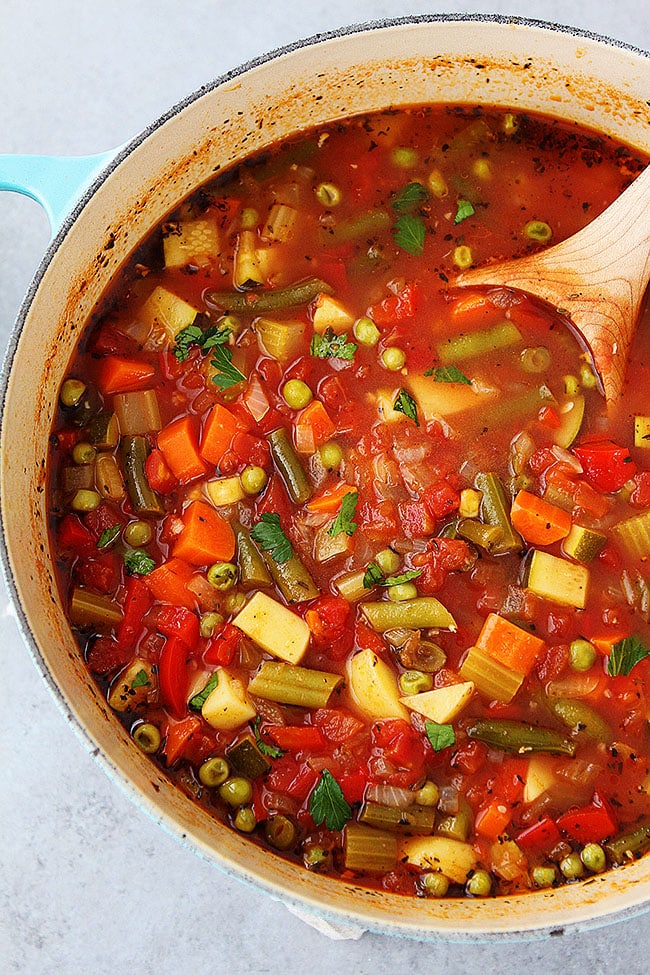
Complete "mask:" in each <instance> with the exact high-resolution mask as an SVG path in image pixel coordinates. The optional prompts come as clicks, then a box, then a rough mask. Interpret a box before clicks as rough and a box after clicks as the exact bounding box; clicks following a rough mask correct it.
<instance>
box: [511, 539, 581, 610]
mask: <svg viewBox="0 0 650 975" xmlns="http://www.w3.org/2000/svg"><path fill="white" fill-rule="evenodd" d="M527 575H528V577H527V580H526V588H527V589H529V590H530V592H534V593H536V594H537V595H538V596H542V597H543V598H544V599H550V600H551V601H552V602H555V603H559V604H560V605H561V606H574V607H575V608H576V609H584V608H585V606H586V604H587V592H588V589H589V569H588V568H587V567H586V566H584V565H576V563H575V562H568V561H567V560H566V559H560V558H558V557H557V556H556V555H550V554H549V553H548V552H541V551H539V550H538V549H536V550H535V551H534V552H533V554H532V558H531V560H530V564H529V567H528V574H527Z"/></svg>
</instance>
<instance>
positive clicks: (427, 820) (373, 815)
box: [359, 802, 436, 836]
mask: <svg viewBox="0 0 650 975" xmlns="http://www.w3.org/2000/svg"><path fill="white" fill-rule="evenodd" d="M359 821H360V822H362V823H365V825H366V826H374V827H375V828H376V829H386V830H389V831H390V832H398V833H414V834H415V835H421V836H428V835H430V834H431V833H432V832H433V827H434V825H435V821H436V808H435V806H416V805H413V806H409V807H408V809H399V808H398V807H397V806H384V805H382V804H381V803H379V802H366V804H365V805H364V807H363V810H362V812H361V815H360V816H359Z"/></svg>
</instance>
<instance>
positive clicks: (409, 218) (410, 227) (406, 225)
mask: <svg viewBox="0 0 650 975" xmlns="http://www.w3.org/2000/svg"><path fill="white" fill-rule="evenodd" d="M393 236H394V238H395V243H396V244H397V246H398V247H401V248H402V250H404V251H406V252H407V253H408V254H413V256H414V257H419V256H420V255H421V254H423V253H424V238H425V236H426V227H425V225H424V220H423V219H422V217H416V216H413V215H412V214H409V213H405V214H403V215H402V216H401V217H398V218H397V220H396V221H395V223H394V225H393Z"/></svg>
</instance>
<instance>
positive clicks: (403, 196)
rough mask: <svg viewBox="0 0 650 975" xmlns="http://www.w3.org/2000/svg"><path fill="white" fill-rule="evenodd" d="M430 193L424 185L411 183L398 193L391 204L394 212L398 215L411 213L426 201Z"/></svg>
mask: <svg viewBox="0 0 650 975" xmlns="http://www.w3.org/2000/svg"><path fill="white" fill-rule="evenodd" d="M428 196H429V193H428V191H427V189H426V187H425V186H423V185H422V183H418V182H413V183H409V184H408V185H407V186H405V187H404V189H402V190H400V191H399V193H397V194H396V195H395V197H394V199H393V201H392V203H391V206H392V208H393V210H397V212H398V213H411V212H412V211H413V210H415V208H416V207H417V206H419V204H420V203H422V202H423V201H424V200H426V199H427V198H428Z"/></svg>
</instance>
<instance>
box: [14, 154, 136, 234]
mask: <svg viewBox="0 0 650 975" xmlns="http://www.w3.org/2000/svg"><path fill="white" fill-rule="evenodd" d="M116 152H117V150H112V151H111V152H100V153H97V154H96V155H93V156H18V155H0V190H10V191H12V192H14V193H22V194H23V195H24V196H29V197H31V199H32V200H36V202H37V203H40V204H41V206H42V207H43V209H44V210H45V212H46V214H47V217H48V220H49V221H50V227H51V229H52V234H53V235H54V234H55V233H56V232H57V230H58V229H59V227H60V226H61V224H62V223H63V219H64V218H65V217H66V216H67V214H68V213H69V212H70V210H71V209H72V206H73V204H74V203H76V201H77V200H78V199H79V198H80V196H81V195H82V193H83V192H84V190H86V189H87V188H88V187H89V186H90V185H91V184H92V182H93V181H94V179H95V178H96V177H97V176H98V175H99V173H100V172H101V171H102V169H103V168H104V166H105V165H106V163H108V162H109V160H111V159H113V157H114V156H115V155H116Z"/></svg>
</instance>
